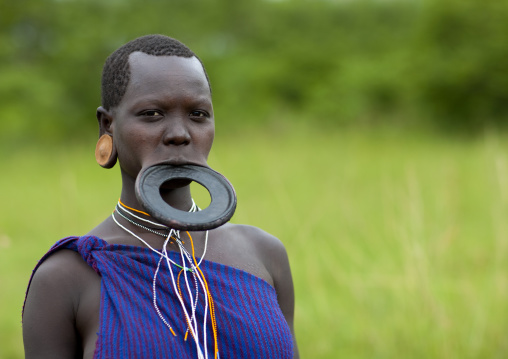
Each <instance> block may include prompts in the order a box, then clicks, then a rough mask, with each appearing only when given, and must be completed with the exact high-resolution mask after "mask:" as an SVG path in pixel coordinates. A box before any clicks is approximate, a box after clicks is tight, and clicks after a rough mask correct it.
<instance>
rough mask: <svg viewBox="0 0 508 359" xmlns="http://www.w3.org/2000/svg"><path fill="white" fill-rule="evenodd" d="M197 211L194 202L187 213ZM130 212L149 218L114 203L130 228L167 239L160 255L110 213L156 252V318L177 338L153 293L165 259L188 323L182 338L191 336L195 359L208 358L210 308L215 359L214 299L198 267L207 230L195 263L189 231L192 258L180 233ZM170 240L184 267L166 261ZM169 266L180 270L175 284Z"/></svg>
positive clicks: (154, 302)
mask: <svg viewBox="0 0 508 359" xmlns="http://www.w3.org/2000/svg"><path fill="white" fill-rule="evenodd" d="M197 210H200V209H199V208H198V207H197V206H196V203H195V202H194V200H192V206H191V208H190V210H189V212H195V211H197ZM131 211H134V212H138V213H141V214H144V215H148V216H149V214H147V213H145V212H142V211H139V210H136V209H134V208H131V207H128V206H126V205H125V204H123V203H122V202H121V201H120V200H119V201H118V204H117V206H116V208H115V212H116V213H117V214H118V215H120V216H121V217H122V218H124V219H125V220H126V221H128V222H129V223H131V224H133V225H135V226H137V227H139V228H143V229H144V230H146V231H149V232H151V233H154V234H156V235H159V236H162V237H164V238H166V240H165V241H164V245H163V249H162V252H159V251H157V250H156V249H154V248H153V247H151V246H150V245H149V244H148V243H147V242H146V241H145V240H143V239H142V238H141V237H140V236H138V235H136V234H135V233H134V232H132V231H130V230H129V229H127V228H126V227H125V226H123V225H121V224H120V223H119V222H118V220H117V219H116V217H115V215H114V214H115V212H113V213H112V218H113V220H114V221H115V223H116V224H117V225H118V226H119V227H120V228H122V229H124V230H125V231H126V232H128V233H129V234H131V235H133V236H134V237H135V238H137V239H138V240H140V241H141V242H142V243H143V244H145V245H146V246H147V247H148V248H150V250H152V251H153V252H155V253H157V254H159V255H160V259H159V262H158V264H157V269H156V270H155V273H154V277H153V283H152V285H153V288H152V289H153V305H154V308H155V310H156V312H157V315H158V316H159V318H160V319H161V320H162V321H163V323H164V324H165V325H166V326H167V327H168V328H169V330H170V331H171V333H172V334H173V335H174V336H176V333H175V332H174V330H173V328H172V326H171V325H170V324H169V323H168V321H167V320H166V319H165V318H164V317H163V315H162V313H161V311H160V309H159V307H158V306H157V291H156V282H157V274H158V272H159V270H160V265H161V262H162V260H163V259H164V258H165V259H166V262H167V265H168V268H169V271H170V276H171V282H172V285H173V289H174V290H175V293H176V296H177V298H178V300H179V301H180V304H181V306H182V309H183V312H184V316H185V320H186V323H187V330H186V332H185V338H184V339H185V340H187V336H188V334H189V333H190V334H191V336H192V337H193V339H194V341H195V343H196V349H197V352H198V359H199V358H208V350H207V345H206V343H207V335H206V334H207V328H206V318H207V312H208V307H210V317H211V320H212V323H211V324H212V330H213V337H214V346H215V350H214V357H215V358H218V357H219V352H218V346H217V330H216V320H215V313H214V308H213V300H212V296H211V294H210V292H209V289H208V283H207V282H206V279H205V278H204V275H203V272H202V271H201V269H200V268H199V266H200V264H201V262H202V260H203V258H204V257H205V254H206V249H207V246H208V231H206V234H205V246H204V251H203V255H202V256H201V258H200V261H199V263H198V262H197V261H196V258H195V257H194V244H193V242H192V237H191V236H190V233H189V232H187V234H188V236H189V239H190V241H191V246H192V256H191V254H190V253H189V252H188V250H187V249H186V248H185V247H184V246H183V242H182V241H181V239H180V231H178V230H174V229H172V228H169V227H167V226H165V225H163V224H160V223H157V222H153V221H150V220H147V219H145V218H142V217H139V216H137V215H136V214H134V213H132V212H131ZM122 212H123V213H122ZM128 216H130V217H131V218H136V219H138V220H140V221H143V222H145V223H148V224H150V225H152V226H154V227H158V228H159V230H164V231H166V232H169V233H161V232H159V231H158V230H155V229H152V228H150V227H147V226H145V225H143V224H141V223H138V222H137V221H136V220H134V219H131V218H129V217H128ZM171 239H173V240H174V241H175V242H176V243H177V245H178V248H179V249H180V254H181V258H182V264H183V265H179V264H177V263H176V262H174V261H173V260H171V259H170V258H169V255H168V251H167V244H168V242H170V240H171ZM171 243H172V242H171ZM193 259H194V261H193ZM186 261H187V262H188V264H189V266H188V267H187V265H186V264H185V263H186ZM171 264H173V265H175V266H176V267H178V268H180V269H181V270H180V272H179V274H178V277H177V281H176V283H175V278H174V274H173V270H172V266H171ZM187 272H190V273H191V274H192V279H193V282H194V287H195V293H196V294H195V297H194V296H193V295H192V290H191V287H190V284H189V279H188V277H187ZM182 273H184V279H185V288H186V289H187V292H188V294H189V301H190V308H191V315H190V316H189V313H188V311H187V309H186V306H185V303H184V300H183V295H182V290H181V287H180V275H181V274H182ZM199 285H201V287H202V289H203V291H204V292H205V293H206V296H205V297H206V298H205V304H204V305H205V308H204V309H205V312H204V320H203V344H204V355H203V351H202V349H201V345H200V341H199V330H198V324H197V321H196V307H197V303H198V298H199V295H198V294H199ZM193 297H194V298H193Z"/></svg>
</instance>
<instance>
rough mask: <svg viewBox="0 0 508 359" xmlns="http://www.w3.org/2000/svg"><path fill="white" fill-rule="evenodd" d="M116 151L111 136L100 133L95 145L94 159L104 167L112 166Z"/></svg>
mask: <svg viewBox="0 0 508 359" xmlns="http://www.w3.org/2000/svg"><path fill="white" fill-rule="evenodd" d="M116 158H117V156H116V151H115V148H114V146H113V137H111V136H110V135H102V136H101V137H100V138H99V141H97V146H96V147H95V160H96V161H97V163H98V164H99V165H100V166H101V167H104V168H112V167H113V166H114V165H115V163H116Z"/></svg>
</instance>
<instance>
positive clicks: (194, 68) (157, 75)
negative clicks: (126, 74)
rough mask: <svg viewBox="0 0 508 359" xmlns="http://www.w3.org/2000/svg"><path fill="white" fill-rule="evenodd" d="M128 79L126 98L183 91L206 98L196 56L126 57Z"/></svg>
mask: <svg viewBox="0 0 508 359" xmlns="http://www.w3.org/2000/svg"><path fill="white" fill-rule="evenodd" d="M129 69H130V79H129V84H128V86H127V91H126V95H128V94H129V93H131V94H132V93H133V92H134V93H137V95H139V94H140V92H145V93H146V92H150V93H155V92H160V91H163V92H164V91H168V90H171V89H183V88H186V89H188V90H190V91H195V92H196V96H203V95H210V88H209V85H208V80H207V78H206V75H205V71H204V69H203V66H202V64H201V62H200V61H199V60H198V59H197V58H196V57H194V56H193V57H189V58H186V57H180V56H153V55H147V54H145V53H142V52H133V53H132V54H130V55H129Z"/></svg>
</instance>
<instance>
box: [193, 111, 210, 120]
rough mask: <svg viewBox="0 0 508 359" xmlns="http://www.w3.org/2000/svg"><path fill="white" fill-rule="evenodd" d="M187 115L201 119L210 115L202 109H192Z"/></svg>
mask: <svg viewBox="0 0 508 359" xmlns="http://www.w3.org/2000/svg"><path fill="white" fill-rule="evenodd" d="M189 116H190V117H192V118H196V119H201V120H204V119H206V118H208V117H210V115H209V114H208V112H206V111H203V110H194V111H191V112H190V113H189Z"/></svg>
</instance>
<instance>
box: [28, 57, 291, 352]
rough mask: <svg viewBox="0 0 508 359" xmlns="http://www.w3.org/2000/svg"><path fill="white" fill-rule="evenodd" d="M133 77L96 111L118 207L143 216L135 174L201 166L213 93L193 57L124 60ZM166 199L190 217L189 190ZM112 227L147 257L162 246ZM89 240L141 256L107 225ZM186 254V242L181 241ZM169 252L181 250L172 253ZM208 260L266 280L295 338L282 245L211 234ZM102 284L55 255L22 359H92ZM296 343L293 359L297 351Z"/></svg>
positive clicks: (244, 234) (36, 289)
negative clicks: (116, 100) (147, 249)
mask: <svg viewBox="0 0 508 359" xmlns="http://www.w3.org/2000/svg"><path fill="white" fill-rule="evenodd" d="M129 66H130V71H131V77H130V81H129V84H128V87H127V91H126V93H125V95H124V97H123V98H122V101H121V102H120V104H119V105H118V106H116V107H115V108H112V109H110V110H109V111H107V110H105V109H104V108H102V107H99V108H98V110H97V118H98V120H99V125H100V133H101V135H102V134H109V135H111V136H113V142H114V146H115V148H116V150H117V152H118V160H119V163H120V167H121V176H122V191H121V200H122V202H123V203H124V204H126V205H127V206H129V207H132V208H138V209H141V206H140V204H139V203H138V201H137V199H136V196H135V192H134V184H135V180H136V176H137V175H138V173H139V171H140V170H141V169H142V168H144V167H147V166H150V165H152V164H156V163H159V162H162V161H170V162H171V163H173V164H185V163H190V164H198V165H203V166H207V162H206V161H207V158H208V154H209V152H210V149H211V147H212V143H213V138H214V133H215V127H214V116H213V107H212V100H211V93H210V88H209V86H208V82H207V80H206V77H205V73H204V71H203V68H202V65H201V64H200V62H199V60H198V59H196V58H195V57H192V58H182V57H176V56H159V57H156V56H150V55H146V54H143V53H140V52H135V53H132V54H131V55H130V57H129ZM163 197H164V199H165V200H166V202H168V203H169V204H170V205H171V206H173V207H175V208H178V209H181V210H188V209H189V208H190V207H191V203H192V202H191V194H190V187H189V185H188V184H186V183H183V184H182V183H180V184H174V185H172V186H168V187H167V188H165V189H164V191H163ZM117 219H118V220H119V222H120V223H121V224H122V225H124V226H125V227H126V228H128V229H129V230H131V231H133V232H134V233H136V234H137V235H139V236H140V237H142V238H143V239H144V240H146V241H147V242H148V243H149V244H150V245H151V246H152V247H154V248H162V244H163V241H164V239H163V238H162V237H160V236H157V235H155V234H153V233H150V232H148V231H145V230H143V229H141V228H139V227H136V226H134V225H132V224H131V223H129V222H127V221H125V220H124V219H123V218H121V217H119V216H117ZM190 234H191V236H192V238H193V241H194V246H195V251H196V255H197V256H200V253H203V251H204V238H205V233H204V232H191V233H190ZM88 235H94V236H97V237H99V238H102V239H103V240H105V241H106V242H108V243H110V244H125V245H132V246H144V245H143V244H141V242H139V240H138V239H136V238H134V237H133V236H131V235H129V234H127V233H126V232H125V231H124V230H123V229H121V228H120V227H119V226H118V225H117V224H116V223H115V222H114V221H113V219H112V218H111V217H108V218H107V219H106V220H104V221H103V222H102V223H101V224H99V225H98V226H97V227H96V228H94V229H92V230H91V231H90V232H89V233H88ZM182 239H183V240H184V242H185V246H186V247H187V249H188V250H190V249H191V248H190V241H189V240H187V234H185V233H182ZM171 249H172V250H178V249H177V248H176V247H175V246H174V245H173V247H171ZM206 259H207V260H209V261H213V262H217V263H221V264H224V265H227V266H231V267H234V268H238V269H241V270H244V271H246V272H249V273H251V274H253V275H255V276H257V277H259V278H262V279H264V280H265V281H267V282H268V283H269V284H270V285H272V286H273V287H274V288H275V290H276V292H277V299H278V302H279V306H280V308H281V310H282V313H283V314H284V317H285V318H286V321H287V323H288V325H289V327H290V329H291V332H292V333H293V338H294V329H293V317H294V292H293V282H292V277H291V271H290V268H289V262H288V257H287V254H286V250H285V248H284V246H283V244H282V243H281V242H280V241H279V240H278V239H277V238H275V237H273V236H272V235H270V234H268V233H266V232H264V231H262V230H260V229H258V228H255V227H251V226H245V225H236V224H229V223H228V224H225V225H223V226H221V227H219V228H216V229H213V230H210V231H209V239H208V247H207V251H206ZM100 285H101V278H100V276H99V275H98V274H97V273H96V272H95V271H94V270H93V269H92V268H91V267H90V266H88V265H87V264H86V262H85V261H84V260H83V259H82V258H81V256H80V255H79V254H78V253H76V252H74V251H70V250H60V251H58V252H57V253H55V254H53V255H52V256H51V257H49V258H48V259H47V260H46V261H44V262H43V263H42V265H41V266H40V267H39V269H38V270H37V271H36V273H35V275H34V277H33V280H32V283H31V286H30V290H29V293H28V296H27V300H26V304H25V311H24V316H23V340H24V345H25V355H26V358H28V359H32V358H51V359H53V358H92V357H93V353H94V350H95V344H96V341H97V334H96V333H97V332H98V331H99V310H100ZM294 343H295V355H294V357H295V358H298V349H297V347H296V341H294Z"/></svg>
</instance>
